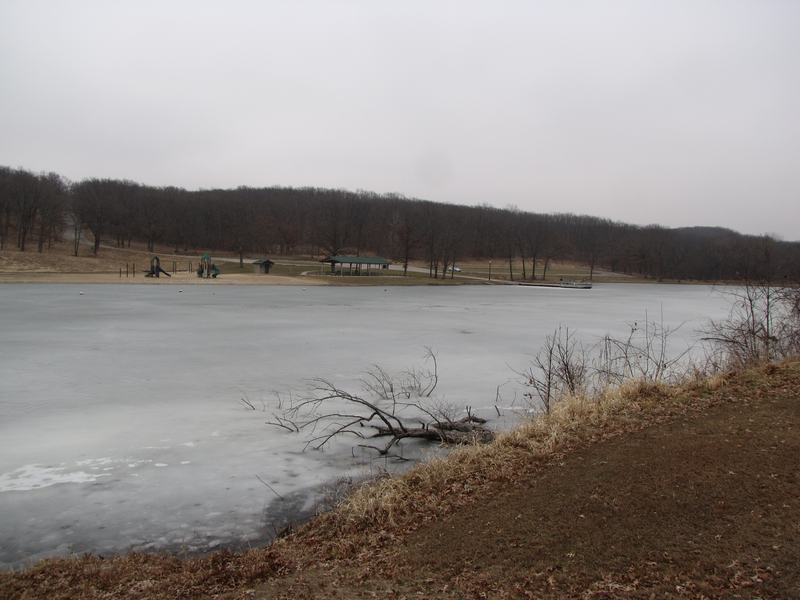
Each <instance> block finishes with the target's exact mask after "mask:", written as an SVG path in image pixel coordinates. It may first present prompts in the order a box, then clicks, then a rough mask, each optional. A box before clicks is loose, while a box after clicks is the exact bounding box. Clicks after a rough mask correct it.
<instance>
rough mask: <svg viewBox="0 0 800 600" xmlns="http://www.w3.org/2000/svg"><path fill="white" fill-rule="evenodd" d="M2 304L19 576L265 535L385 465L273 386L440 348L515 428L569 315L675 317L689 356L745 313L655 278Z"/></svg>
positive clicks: (5, 487)
mask: <svg viewBox="0 0 800 600" xmlns="http://www.w3.org/2000/svg"><path fill="white" fill-rule="evenodd" d="M80 292H83V295H81V294H80ZM0 308H2V320H1V321H0V523H2V530H1V531H0V568H3V569H7V568H9V567H11V566H15V565H19V564H21V563H22V562H24V561H25V560H26V559H38V558H41V557H44V556H53V555H65V554H69V553H71V552H77V553H83V552H91V553H97V554H103V555H113V553H115V552H118V551H122V552H124V551H127V550H131V549H149V550H157V549H162V548H163V549H167V550H170V551H173V552H182V549H181V548H182V547H184V546H185V547H186V548H188V549H189V550H190V551H191V550H202V549H208V548H212V547H219V546H232V545H233V546H236V547H247V546H248V545H253V546H255V545H258V544H260V543H262V542H263V541H266V539H268V537H269V536H270V535H271V534H272V533H273V532H274V530H275V529H276V528H280V526H282V525H283V524H285V522H286V520H287V519H289V518H293V517H295V516H296V515H298V514H300V513H302V512H303V511H304V510H305V511H308V510H310V509H311V508H312V507H313V505H314V502H315V501H317V500H318V497H319V487H320V486H321V485H322V484H324V483H326V482H330V481H332V480H335V479H336V478H338V477H341V476H342V475H344V474H346V473H348V472H350V473H352V472H353V471H356V472H359V471H369V470H370V469H371V468H372V467H371V465H373V464H374V463H378V462H380V461H378V460H377V459H375V460H373V459H372V458H371V457H370V456H369V455H367V454H365V453H364V452H357V451H353V450H352V446H353V445H354V444H353V443H352V442H351V440H347V441H346V442H344V441H343V442H340V443H336V444H334V445H332V446H330V447H329V448H327V449H326V450H325V451H322V452H319V451H312V450H308V451H305V452H303V451H302V450H303V445H304V443H305V441H306V438H304V437H299V436H297V435H296V434H291V433H289V432H284V431H281V430H278V429H276V428H273V427H270V426H268V425H266V424H265V421H266V420H267V419H268V418H269V417H270V410H269V408H268V410H267V412H264V411H263V410H262V405H261V402H260V398H262V397H263V398H264V400H265V401H266V402H270V401H271V400H272V396H271V392H272V391H273V390H282V391H287V390H292V391H293V392H303V391H304V390H305V388H306V383H305V382H306V381H307V380H308V379H310V378H313V377H322V378H326V379H328V380H330V381H332V382H334V383H336V384H337V385H339V386H341V387H344V388H346V389H348V390H351V391H354V392H357V391H360V390H359V378H360V377H361V376H362V374H363V372H364V371H365V370H366V369H368V368H369V367H370V366H371V365H373V364H377V365H380V366H381V367H382V368H384V369H385V370H387V371H390V372H399V371H401V370H403V369H406V368H409V367H420V366H422V360H423V356H424V354H425V349H424V348H425V347H426V346H429V347H431V348H432V349H433V350H434V351H435V352H436V353H437V355H438V365H439V374H440V378H439V385H438V387H437V389H436V391H437V393H439V394H440V395H441V396H444V397H445V398H446V399H447V400H449V401H452V402H457V403H458V404H461V405H464V406H466V405H470V406H473V407H476V408H478V409H479V412H480V414H482V416H485V417H489V418H492V419H493V422H492V423H490V425H494V426H504V425H507V423H508V421H509V420H510V419H511V418H513V412H514V411H513V409H514V408H515V407H519V406H520V403H519V399H517V400H516V401H515V400H514V394H515V392H516V393H517V395H518V396H519V393H520V392H519V389H520V388H518V387H517V384H515V383H514V382H513V381H510V380H513V379H514V378H515V377H516V375H515V372H514V371H515V370H517V371H520V370H522V369H524V368H526V367H527V366H528V364H529V361H530V358H531V356H532V355H534V354H536V352H537V351H538V349H539V348H540V346H541V344H542V342H543V341H544V338H545V336H546V335H547V334H550V333H552V332H553V330H554V329H555V328H556V327H558V326H559V324H561V325H563V326H567V327H569V328H570V330H575V331H577V333H578V336H579V337H580V338H581V339H583V340H586V341H589V342H591V341H594V339H595V338H596V337H599V336H601V335H603V334H605V333H606V332H612V333H617V334H624V333H625V332H627V331H628V327H627V325H626V323H628V322H632V321H637V320H638V321H641V320H644V318H645V315H646V314H647V315H648V316H649V318H650V319H651V320H653V319H654V320H660V319H661V313H662V312H663V319H664V323H665V325H670V326H678V325H680V324H681V323H684V322H685V325H684V326H683V327H682V328H681V329H680V330H679V332H678V333H677V334H675V335H674V336H673V337H672V338H671V342H672V344H673V345H674V346H675V347H676V350H678V351H680V350H683V349H684V348H685V347H686V345H687V344H688V343H689V342H690V341H691V340H692V339H693V338H694V330H695V328H696V327H699V326H700V325H702V323H703V321H704V320H705V318H707V317H712V318H719V317H722V316H724V315H726V314H727V311H728V305H727V303H726V302H725V301H724V300H723V299H722V298H720V297H719V295H718V294H716V293H714V292H712V291H711V290H710V289H709V288H708V287H703V286H677V285H672V286H670V285H639V284H617V285H611V284H607V285H597V286H595V288H594V289H593V290H561V289H552V288H530V287H516V286H494V287H492V286H460V287H434V286H419V287H390V288H388V289H386V290H384V288H376V287H308V288H307V289H306V290H303V288H299V287H283V286H203V285H188V286H185V287H183V288H182V292H179V291H178V287H177V286H174V285H164V286H154V285H147V286H145V285H141V286H136V285H125V286H122V285H108V286H105V285H96V286H90V285H82V286H81V285H56V286H52V285H45V284H38V285H24V284H20V285H12V284H7V285H3V286H0ZM498 386H502V387H501V388H500V391H501V398H500V400H499V401H497V388H498ZM244 394H247V396H248V397H249V398H250V400H251V401H253V403H254V405H255V406H256V407H257V409H258V410H255V411H254V410H251V409H248V408H247V407H245V406H244V405H243V404H242V403H241V402H240V401H239V399H240V398H241V397H243V396H244ZM496 403H497V404H498V405H499V407H500V408H501V412H502V413H503V415H504V419H503V420H502V421H501V422H498V419H497V413H496V411H495V408H494V407H495V404H496ZM512 404H513V406H512ZM407 451H408V452H412V451H413V448H408V449H407ZM258 478H261V479H262V480H263V481H264V482H266V483H268V484H269V486H270V487H271V488H272V489H269V488H268V487H267V486H265V485H264V484H263V483H262V482H260V481H259V480H258ZM278 496H281V497H282V498H283V500H280V499H279V498H278Z"/></svg>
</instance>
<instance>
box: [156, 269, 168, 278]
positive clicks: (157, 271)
mask: <svg viewBox="0 0 800 600" xmlns="http://www.w3.org/2000/svg"><path fill="white" fill-rule="evenodd" d="M156 273H163V274H164V275H166V276H167V277H172V275H170V274H169V273H167V272H166V271H165V270H164V269H162V268H161V267H156Z"/></svg>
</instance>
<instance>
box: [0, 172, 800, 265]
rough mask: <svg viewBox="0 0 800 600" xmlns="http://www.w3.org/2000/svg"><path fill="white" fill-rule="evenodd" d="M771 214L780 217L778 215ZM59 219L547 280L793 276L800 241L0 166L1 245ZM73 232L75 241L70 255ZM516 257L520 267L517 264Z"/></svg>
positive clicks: (76, 230)
mask: <svg viewBox="0 0 800 600" xmlns="http://www.w3.org/2000/svg"><path fill="white" fill-rule="evenodd" d="M776 218H779V216H778V215H776ZM65 231H70V232H71V234H72V235H71V236H70V237H71V238H73V239H75V240H78V239H79V238H80V237H81V235H85V236H86V237H87V238H88V239H90V240H93V241H94V244H95V245H94V252H95V253H96V252H97V250H98V248H99V245H100V244H101V243H105V244H111V245H116V246H117V247H127V246H130V244H131V242H132V241H136V242H142V243H146V244H147V247H148V249H150V250H152V249H153V248H154V246H155V245H156V244H159V245H168V246H170V247H172V248H174V251H175V252H176V253H180V252H192V251H195V250H200V249H202V250H208V251H211V252H217V253H230V254H232V255H238V256H239V258H240V259H241V258H242V257H243V256H244V254H253V253H257V254H268V255H283V256H293V255H296V256H311V257H315V256H326V255H343V254H345V255H356V256H360V255H375V256H382V257H386V258H390V259H391V260H393V261H395V262H397V263H399V264H402V265H406V266H407V265H408V263H409V261H418V262H420V261H421V262H424V263H425V264H427V265H428V267H429V269H430V274H431V277H434V278H439V277H444V275H445V273H447V272H448V268H450V267H454V266H456V265H458V264H459V263H461V262H464V261H481V260H494V261H495V262H496V264H497V267H498V271H499V270H500V269H501V268H502V265H505V269H506V270H507V272H508V273H509V274H510V276H511V277H512V278H513V277H514V272H516V273H517V277H518V276H519V274H518V272H519V271H520V270H521V271H522V278H523V279H542V278H544V277H546V274H547V270H548V268H549V267H551V266H552V264H553V263H554V262H555V261H559V262H563V261H567V260H569V261H575V262H578V263H581V264H584V265H586V266H587V268H588V269H589V270H590V278H591V275H593V274H594V272H595V271H597V270H605V271H613V272H616V273H622V274H628V275H636V276H639V277H644V278H648V279H654V280H659V281H661V280H670V281H688V280H702V281H736V280H759V281H780V280H784V279H785V278H790V279H793V280H794V279H796V278H797V271H798V265H800V243H798V242H786V241H782V240H779V239H775V238H773V237H771V236H769V235H761V236H753V235H743V234H740V233H737V232H735V231H732V230H730V229H724V228H719V227H683V228H675V229H670V228H666V227H662V226H659V225H648V226H639V225H631V224H627V223H622V222H614V221H610V220H608V219H603V218H599V217H594V216H586V215H574V214H565V213H558V212H552V213H547V214H542V213H531V212H524V211H521V210H519V209H517V208H515V207H508V208H505V209H499V208H495V207H493V206H490V205H488V204H483V205H480V206H461V205H453V204H442V203H437V202H432V201H429V200H422V199H417V198H407V197H405V196H402V195H399V194H377V193H374V192H366V191H356V192H353V191H348V190H341V189H321V188H311V187H304V188H290V187H268V188H249V187H239V188H236V189H227V190H223V189H213V190H199V191H187V190H184V189H182V188H177V187H152V186H147V185H143V184H139V183H136V182H133V181H127V180H112V179H96V178H89V179H84V180H82V181H79V182H70V181H68V180H67V179H65V178H64V177H62V176H60V175H58V174H56V173H33V172H30V171H28V170H25V169H12V168H9V167H0V249H10V248H17V249H19V250H21V251H31V250H33V248H34V247H35V248H36V249H37V250H38V251H39V252H42V251H43V249H44V248H45V247H46V246H48V245H49V244H51V243H52V242H53V241H54V240H58V239H61V238H62V236H63V235H64V232H65ZM77 251H78V244H77V241H76V245H75V253H76V255H77ZM512 267H513V268H514V271H512Z"/></svg>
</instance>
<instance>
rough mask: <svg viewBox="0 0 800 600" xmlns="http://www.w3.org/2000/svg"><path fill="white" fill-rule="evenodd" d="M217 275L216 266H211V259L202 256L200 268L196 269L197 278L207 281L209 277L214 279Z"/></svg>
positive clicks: (205, 255)
mask: <svg viewBox="0 0 800 600" xmlns="http://www.w3.org/2000/svg"><path fill="white" fill-rule="evenodd" d="M219 273H220V271H219V269H218V268H217V265H215V264H212V262H211V257H210V256H209V255H208V254H203V257H202V258H201V259H200V268H199V269H197V276H198V277H203V278H204V279H209V278H210V277H216V276H217V275H219Z"/></svg>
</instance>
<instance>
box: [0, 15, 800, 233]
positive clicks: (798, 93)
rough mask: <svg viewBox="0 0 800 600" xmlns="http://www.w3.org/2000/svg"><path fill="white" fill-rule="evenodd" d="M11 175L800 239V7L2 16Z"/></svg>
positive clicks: (2, 98)
mask: <svg viewBox="0 0 800 600" xmlns="http://www.w3.org/2000/svg"><path fill="white" fill-rule="evenodd" d="M0 164H4V165H8V166H11V167H18V166H21V167H25V168H27V169H31V170H34V171H41V170H47V171H56V172H58V173H61V174H62V175H65V176H67V177H69V178H71V179H73V180H79V179H82V178H84V177H111V178H125V179H132V180H135V181H139V182H142V183H147V184H150V185H176V186H181V187H185V188H187V189H198V188H212V187H223V188H228V187H237V186H239V185H248V186H254V187H261V186H270V185H283V186H296V187H299V186H317V187H330V188H340V187H341V188H347V189H351V190H357V189H365V190H371V191H375V192H380V193H383V192H398V193H401V194H404V195H406V196H409V197H418V198H425V199H429V200H435V201H443V202H452V203H459V204H471V205H474V204H481V203H489V204H492V205H495V206H499V207H504V206H506V205H511V204H513V205H517V206H518V207H519V208H521V209H524V210H531V211H535V212H574V213H579V214H591V215H596V216H601V217H607V218H610V219H614V220H621V221H626V222H631V223H638V224H649V223H659V224H662V225H666V226H670V227H677V226H687V225H720V226H724V227H731V228H733V229H736V230H738V231H742V232H745V233H767V232H769V233H777V234H779V235H781V236H783V237H784V238H785V239H788V240H797V239H800V2H797V1H794V0H792V1H788V0H787V1H774V0H753V1H747V2H741V1H738V2H737V1H735V0H722V1H703V0H691V1H680V0H671V1H669V2H665V1H660V2H659V1H654V2H648V1H645V0H634V1H618V2H617V1H602V0H591V1H569V0H559V1H551V2H545V1H540V2H534V1H531V2H508V1H498V0H492V1H488V0H487V1H485V2H469V1H465V0H459V1H456V2H447V1H438V0H427V1H413V0H404V1H393V0H374V1H369V2H367V1H337V0H328V1H324V2H312V1H303V0H293V1H291V2H245V1H238V2H237V1H228V2H222V1H219V2H202V1H197V0H192V1H169V0H166V1H165V0H159V1H152V2H147V1H141V0H137V1H135V2H134V1H129V2H123V1H113V0H103V1H86V2H78V1H65V0H59V1H50V2H44V1H35V0H25V1H10V0H0Z"/></svg>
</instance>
